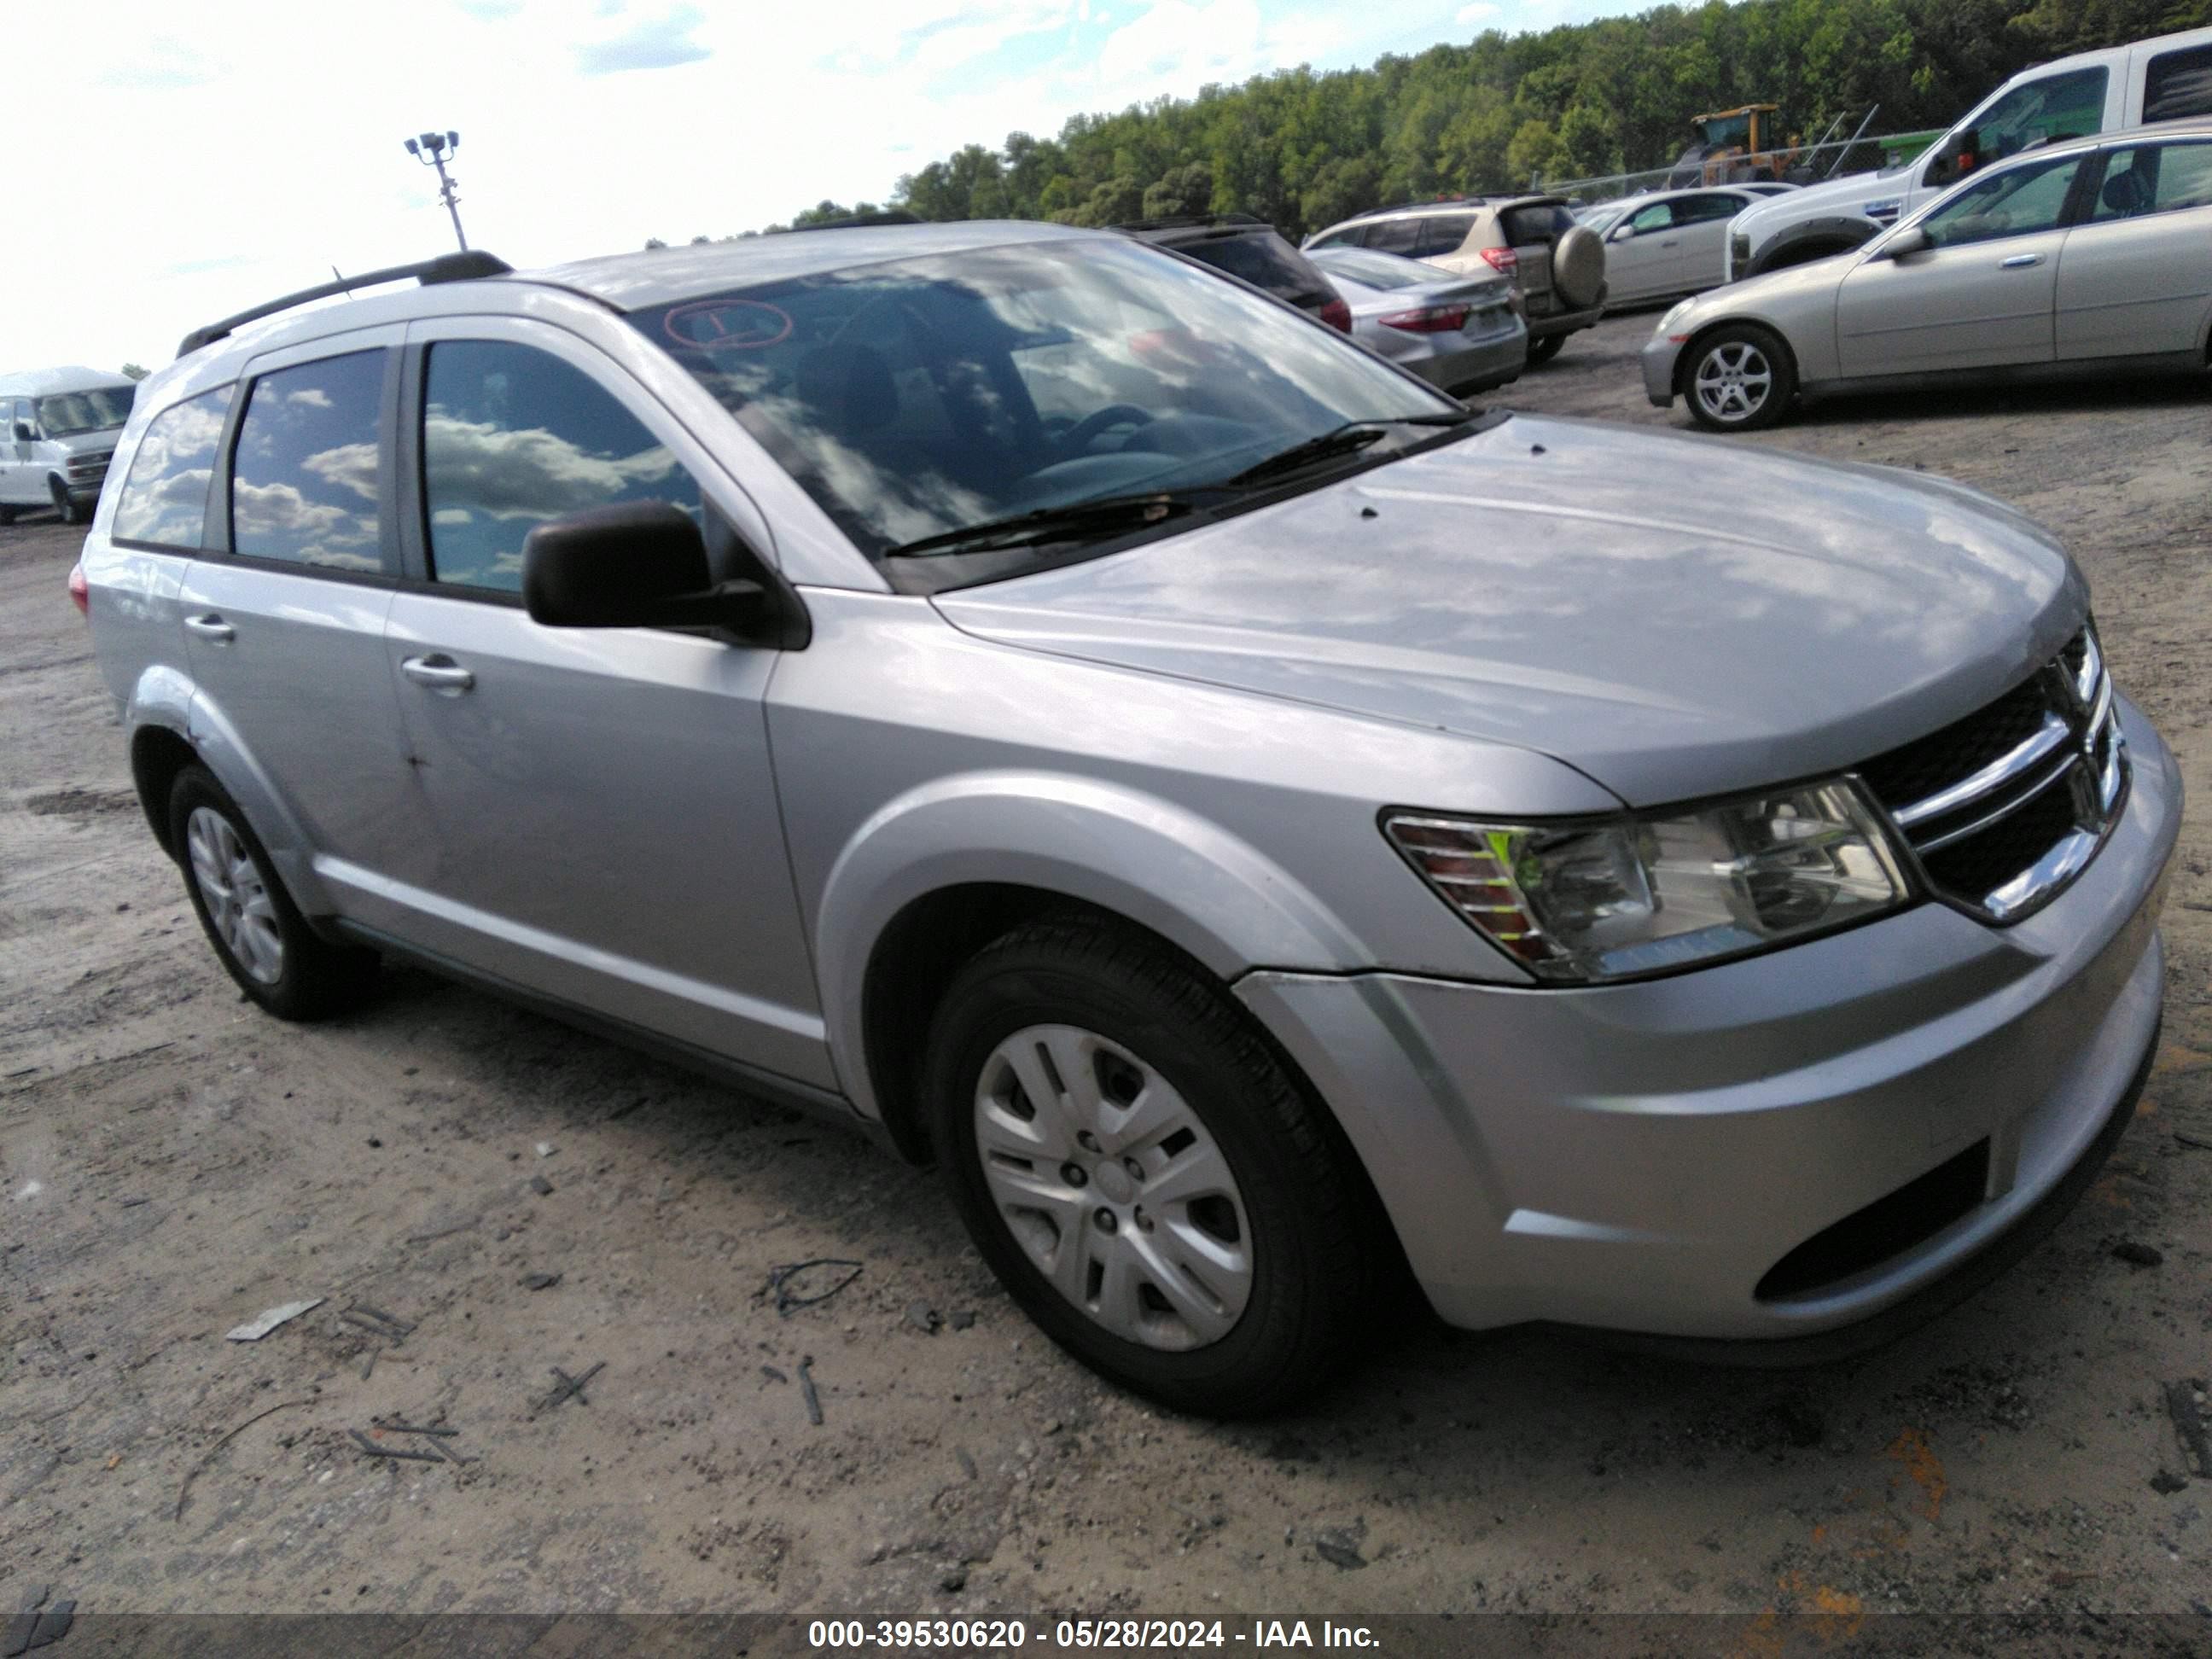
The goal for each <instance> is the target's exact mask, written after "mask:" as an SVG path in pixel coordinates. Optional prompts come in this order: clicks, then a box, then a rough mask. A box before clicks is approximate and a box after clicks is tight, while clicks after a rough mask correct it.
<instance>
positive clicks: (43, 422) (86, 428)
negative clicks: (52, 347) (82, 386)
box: [38, 386, 138, 438]
mask: <svg viewBox="0 0 2212 1659" xmlns="http://www.w3.org/2000/svg"><path fill="white" fill-rule="evenodd" d="M137 396H138V388H137V386H94V387H93V388H92V389H91V390H89V391H87V392H60V393H58V394H57V395H55V396H53V397H51V398H40V399H39V412H38V420H39V430H40V432H42V433H44V434H45V435H46V436H47V437H49V438H75V437H77V436H80V435H82V434H84V433H87V432H119V431H121V430H122V429H123V424H124V422H126V421H128V420H129V419H130V418H131V404H132V402H133V401H134V400H135V399H136V398H137Z"/></svg>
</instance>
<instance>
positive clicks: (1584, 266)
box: [1552, 225, 1605, 311]
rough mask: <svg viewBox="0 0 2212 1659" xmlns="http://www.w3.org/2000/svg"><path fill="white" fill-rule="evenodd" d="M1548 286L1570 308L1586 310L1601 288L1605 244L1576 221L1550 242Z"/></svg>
mask: <svg viewBox="0 0 2212 1659" xmlns="http://www.w3.org/2000/svg"><path fill="white" fill-rule="evenodd" d="M1552 286H1553V288H1555V289H1558V290H1559V297H1560V298H1561V299H1562V300H1565V301H1566V302H1567V308H1568V309H1569V310H1571V311H1588V310H1589V308H1590V307H1592V306H1594V305H1595V304H1596V303H1597V302H1598V296H1599V295H1601V294H1603V293H1604V292H1605V244H1604V243H1603V242H1601V241H1600V240H1598V235H1597V233H1596V232H1595V231H1594V230H1592V229H1591V228H1589V226H1588V225H1576V226H1574V227H1573V228H1571V229H1570V230H1568V231H1566V232H1565V234H1562V235H1561V236H1560V238H1559V240H1558V241H1556V242H1554V243H1553V245H1552Z"/></svg>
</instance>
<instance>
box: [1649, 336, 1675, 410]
mask: <svg viewBox="0 0 2212 1659" xmlns="http://www.w3.org/2000/svg"><path fill="white" fill-rule="evenodd" d="M1681 360H1682V342H1681V341H1680V340H1674V339H1669V338H1668V337H1667V336H1666V335H1664V334H1654V335H1653V336H1652V337H1651V338H1650V342H1649V343H1647V344H1646V345H1645V346H1644V352H1643V356H1642V357H1641V359H1640V361H1641V362H1642V363H1643V365H1644V396H1645V397H1646V398H1650V400H1651V402H1652V403H1653V404H1655V405H1656V407H1658V408H1661V409H1666V408H1668V407H1669V406H1670V405H1672V404H1673V403H1674V366H1675V365H1676V364H1677V363H1679V362H1681Z"/></svg>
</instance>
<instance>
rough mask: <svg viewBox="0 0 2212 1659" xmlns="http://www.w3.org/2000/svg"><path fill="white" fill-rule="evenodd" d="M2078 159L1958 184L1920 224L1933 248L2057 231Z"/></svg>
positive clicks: (2014, 169)
mask: <svg viewBox="0 0 2212 1659" xmlns="http://www.w3.org/2000/svg"><path fill="white" fill-rule="evenodd" d="M2080 171H2081V157H2080V156H2078V155H2069V156H2065V157H2063V158H2061V159H2059V160H2057V161H2046V162H2045V163H2043V164H2042V165H2041V166H2036V165H2034V164H2033V163H2024V164H2023V165H2021V166H2020V167H2011V168H2008V169H2007V170H2006V171H2004V172H2002V173H1990V174H1988V175H1986V176H1985V177H1984V178H1981V179H1976V180H1974V181H1973V182H1972V184H1968V185H1960V187H1959V189H1958V190H1957V191H1955V192H1954V193H1953V195H1952V196H1951V197H1950V198H1949V199H1948V200H1947V201H1946V202H1945V203H1944V204H1942V206H1941V207H1939V208H1937V209H1936V210H1935V211H1934V212H1933V213H1931V214H1929V216H1928V217H1927V218H1925V219H1924V220H1923V221H1922V222H1921V226H1922V228H1923V229H1924V230H1926V231H1927V233H1928V240H1929V242H1930V243H1931V244H1933V245H1934V246H1936V247H1957V246H1961V245H1963V244H1965V243H1968V242H1993V241H1996V240H1999V239H2000V238H2002V237H2007V236H2027V235H2032V234H2034V233H2035V232H2037V231H2039V230H2056V229H2057V228H2058V221H2059V217H2060V216H2061V215H2063V213H2064V212H2065V210H2066V197H2068V195H2069V193H2071V191H2073V188H2074V175H2075V173H2079V172H2080Z"/></svg>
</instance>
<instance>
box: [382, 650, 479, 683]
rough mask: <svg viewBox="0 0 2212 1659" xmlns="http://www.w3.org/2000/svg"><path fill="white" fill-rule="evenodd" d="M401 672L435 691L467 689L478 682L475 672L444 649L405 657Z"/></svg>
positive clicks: (402, 660)
mask: <svg viewBox="0 0 2212 1659" xmlns="http://www.w3.org/2000/svg"><path fill="white" fill-rule="evenodd" d="M399 671H400V672H401V673H403V674H404V675H406V676H407V678H409V679H410V680H412V681H414V682H415V684H417V685H427V686H428V687H429V688H430V689H431V690H433V691H453V692H460V691H465V690H468V689H469V688H470V687H471V686H472V685H474V684H476V683H477V677H476V676H475V675H474V674H471V672H469V671H468V670H467V669H465V668H464V667H462V666H461V665H460V664H459V663H457V662H455V661H454V660H453V659H452V658H451V657H449V656H447V654H446V653H444V652H442V651H436V652H433V653H430V655H428V656H427V657H406V658H403V659H401V661H400V664H399Z"/></svg>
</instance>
